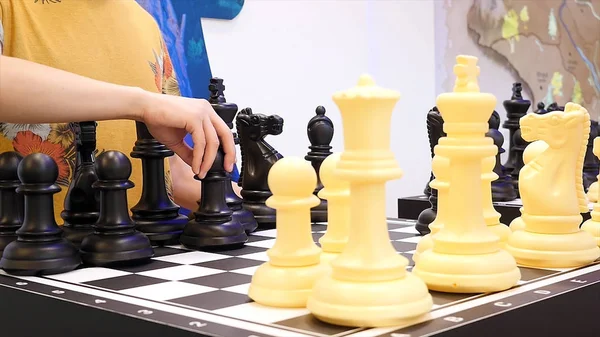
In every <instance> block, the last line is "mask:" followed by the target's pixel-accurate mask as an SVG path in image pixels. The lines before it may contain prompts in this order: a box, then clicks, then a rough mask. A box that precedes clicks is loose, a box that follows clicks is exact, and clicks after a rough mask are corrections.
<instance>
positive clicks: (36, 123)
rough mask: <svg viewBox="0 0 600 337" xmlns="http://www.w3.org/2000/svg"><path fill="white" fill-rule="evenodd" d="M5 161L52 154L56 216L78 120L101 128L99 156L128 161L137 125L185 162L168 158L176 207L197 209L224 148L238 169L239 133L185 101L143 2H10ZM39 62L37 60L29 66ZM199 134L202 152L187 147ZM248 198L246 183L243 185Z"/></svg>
mask: <svg viewBox="0 0 600 337" xmlns="http://www.w3.org/2000/svg"><path fill="white" fill-rule="evenodd" d="M0 54H1V55H3V56H2V59H1V61H0V62H1V63H0V71H2V72H1V73H0V153H1V152H5V151H17V152H19V153H21V154H22V155H28V154H30V153H34V152H43V153H46V154H47V155H50V156H51V157H52V158H53V159H54V160H55V161H56V163H57V165H58V167H59V178H58V181H57V183H58V184H59V185H61V186H62V187H63V189H62V191H61V192H60V193H57V194H56V195H55V196H54V197H55V217H56V219H57V222H59V223H61V220H60V212H61V211H62V208H63V203H64V197H65V195H66V192H67V188H68V185H69V183H70V180H71V178H72V176H73V171H74V167H75V144H74V134H73V132H72V130H71V129H70V128H69V126H68V125H69V124H68V122H77V121H85V120H95V121H98V127H97V147H98V150H99V151H105V150H118V151H121V152H123V153H125V154H127V155H129V153H130V152H131V149H132V148H133V145H134V143H135V141H136V131H135V121H142V122H144V123H145V124H146V125H147V126H148V128H149V130H150V132H151V133H152V135H153V136H154V137H155V138H156V139H157V140H158V141H160V142H161V143H163V144H164V145H166V146H167V147H169V148H170V149H172V150H173V151H174V152H175V153H176V155H174V156H172V157H170V158H168V160H166V163H165V164H166V165H165V168H166V170H165V171H166V172H167V174H166V180H167V186H168V187H167V188H168V190H169V192H170V196H171V197H172V199H173V200H174V201H175V202H176V203H177V204H179V205H180V206H182V207H184V208H187V209H192V210H193V209H196V208H197V203H196V202H197V201H198V200H199V199H200V197H201V195H200V182H199V181H197V180H195V179H194V175H195V174H198V175H199V176H200V177H201V178H202V177H203V176H204V175H205V174H206V172H207V171H208V169H209V168H210V166H212V163H213V161H214V158H215V155H216V151H217V148H218V146H219V143H221V144H222V145H223V148H224V151H225V169H226V170H227V171H231V170H232V169H233V165H234V162H235V145H234V143H233V137H232V135H231V131H230V130H229V128H228V127H227V125H226V124H225V123H223V121H222V120H221V119H220V118H219V117H218V116H217V115H216V113H215V112H214V110H213V109H212V108H211V106H210V104H209V103H208V102H207V101H206V100H202V99H193V98H183V97H179V89H178V84H177V75H176V74H175V72H174V70H173V66H172V64H171V61H170V57H169V53H168V51H167V48H166V46H165V44H164V41H163V39H162V36H161V32H160V29H159V27H158V25H157V24H156V22H155V21H154V19H153V18H152V16H151V15H150V14H148V13H147V12H146V11H145V10H144V9H143V8H142V7H141V6H139V5H138V4H137V3H136V2H135V1H134V0H119V1H114V0H95V1H79V0H62V1H58V0H53V1H49V0H0ZM27 61H30V62H27ZM187 133H190V134H191V135H192V139H193V141H194V148H193V149H191V148H190V147H189V146H188V145H187V144H186V143H185V142H184V137H185V135H186V134H187ZM132 166H133V172H132V175H131V180H132V181H133V182H134V183H135V185H136V186H135V187H134V188H132V189H130V190H129V191H128V200H129V202H130V204H135V203H137V201H138V200H139V198H140V196H141V189H142V171H141V161H139V160H137V159H134V160H132ZM233 186H234V187H235V188H236V191H237V190H238V188H237V185H236V184H233Z"/></svg>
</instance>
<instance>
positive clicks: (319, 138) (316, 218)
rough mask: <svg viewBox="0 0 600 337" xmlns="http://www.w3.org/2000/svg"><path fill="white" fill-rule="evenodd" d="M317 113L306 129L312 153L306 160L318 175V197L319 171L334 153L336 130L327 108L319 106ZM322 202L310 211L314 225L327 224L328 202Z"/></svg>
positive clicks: (321, 186)
mask: <svg viewBox="0 0 600 337" xmlns="http://www.w3.org/2000/svg"><path fill="white" fill-rule="evenodd" d="M315 112H316V116H314V117H313V118H311V119H310V121H309V122H308V126H307V128H306V133H307V134H308V140H309V141H310V146H309V147H308V148H309V149H310V151H309V152H308V153H307V154H306V156H305V157H304V159H305V160H307V161H310V163H311V165H312V167H313V168H314V169H315V171H316V173H317V187H316V188H315V190H314V194H315V195H316V196H318V193H319V191H320V190H321V189H323V183H322V182H321V177H320V176H319V171H320V169H321V164H322V163H323V161H324V160H325V158H327V157H328V156H329V155H330V154H332V153H333V152H331V148H332V147H331V141H332V140H333V132H334V128H333V122H332V121H331V119H329V117H327V116H325V107H323V106H318V107H317V109H316V111H315ZM320 200H321V203H320V204H319V205H317V206H315V207H313V208H312V209H311V210H310V218H311V221H312V222H313V223H318V222H327V200H324V199H320Z"/></svg>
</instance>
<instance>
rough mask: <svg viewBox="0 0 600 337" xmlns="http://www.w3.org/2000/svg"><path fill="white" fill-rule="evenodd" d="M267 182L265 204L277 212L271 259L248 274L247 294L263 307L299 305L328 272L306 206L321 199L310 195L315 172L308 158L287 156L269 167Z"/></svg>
mask: <svg viewBox="0 0 600 337" xmlns="http://www.w3.org/2000/svg"><path fill="white" fill-rule="evenodd" d="M268 183H269V189H270V190H271V193H273V196H271V197H270V198H269V199H267V202H266V204H267V206H269V207H271V208H274V209H276V210H277V213H276V217H277V218H276V219H277V220H276V221H277V236H276V238H275V244H274V245H273V247H272V248H271V249H269V250H268V251H267V255H268V256H269V261H268V262H265V263H264V264H262V265H261V266H260V267H259V268H258V269H257V270H256V272H255V273H254V276H253V277H252V282H251V284H250V289H249V292H248V296H249V297H250V298H251V299H252V300H254V301H255V302H256V303H259V304H263V305H267V306H272V307H281V308H286V307H287V308H293V307H296V308H302V307H305V306H306V302H307V300H308V297H309V296H310V294H311V292H312V289H313V286H314V284H315V282H316V280H317V279H318V278H319V277H321V276H322V275H324V274H325V273H326V272H327V271H328V270H329V269H328V265H329V264H327V263H321V258H320V255H321V249H320V248H319V247H318V246H317V245H316V244H315V243H314V241H313V238H312V231H311V221H310V209H311V208H313V207H315V206H317V205H318V204H319V203H320V200H319V198H317V196H315V195H314V194H313V191H314V189H315V187H316V185H317V174H316V172H315V169H314V168H313V167H312V166H311V165H310V163H308V162H307V161H305V160H303V159H301V158H297V157H285V158H282V159H280V160H278V161H277V162H276V163H275V165H273V166H272V167H271V170H270V171H269V178H268Z"/></svg>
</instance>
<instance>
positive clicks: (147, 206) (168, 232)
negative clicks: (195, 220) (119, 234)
mask: <svg viewBox="0 0 600 337" xmlns="http://www.w3.org/2000/svg"><path fill="white" fill-rule="evenodd" d="M135 127H136V132H137V140H136V142H135V145H134V147H133V151H131V157H132V158H137V159H141V161H142V180H143V181H142V195H141V197H140V200H139V201H138V203H137V204H136V205H135V206H133V207H132V208H131V214H132V216H131V218H132V219H133V221H134V222H135V226H136V229H137V230H138V231H140V232H142V233H144V234H146V236H147V237H148V239H150V242H152V243H153V244H156V245H163V244H166V243H169V242H177V239H178V238H179V236H180V235H181V232H182V231H183V227H184V226H185V224H186V223H187V221H188V219H187V217H186V216H184V215H182V214H179V209H180V207H179V206H178V205H176V204H175V203H174V202H173V201H172V200H171V198H170V197H169V194H168V192H167V186H166V181H165V158H168V157H171V156H173V155H174V154H175V153H174V152H173V151H171V150H170V149H169V148H168V147H166V146H165V145H163V144H161V143H160V142H159V141H158V140H156V139H155V138H154V137H153V136H152V134H150V131H148V128H147V127H146V125H145V124H144V123H141V122H136V125H135Z"/></svg>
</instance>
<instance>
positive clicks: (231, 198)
mask: <svg viewBox="0 0 600 337" xmlns="http://www.w3.org/2000/svg"><path fill="white" fill-rule="evenodd" d="M208 90H209V91H210V98H209V99H208V101H209V102H210V104H211V105H212V107H213V109H214V110H215V112H216V113H217V115H219V117H221V119H222V120H223V121H224V122H225V124H227V126H228V127H229V128H230V129H233V119H234V118H235V115H236V113H237V111H238V106H237V105H236V104H235V103H230V102H227V101H226V100H225V95H224V91H225V85H223V79H221V78H217V77H213V78H212V79H211V80H210V84H209V86H208ZM233 137H234V142H235V144H239V143H240V140H239V138H238V137H237V134H236V133H234V134H233ZM225 176H226V181H225V184H224V188H225V200H226V202H227V206H229V208H230V209H231V210H232V211H233V214H232V215H231V216H232V217H233V219H234V220H235V221H237V222H239V223H240V224H242V227H244V230H245V231H246V233H251V232H254V231H255V230H256V228H257V227H258V223H257V222H256V219H255V218H254V215H253V214H252V212H250V211H249V210H247V209H245V208H244V207H243V201H242V199H241V198H240V197H238V196H237V194H235V192H234V191H233V187H232V186H231V174H230V173H229V172H225Z"/></svg>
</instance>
